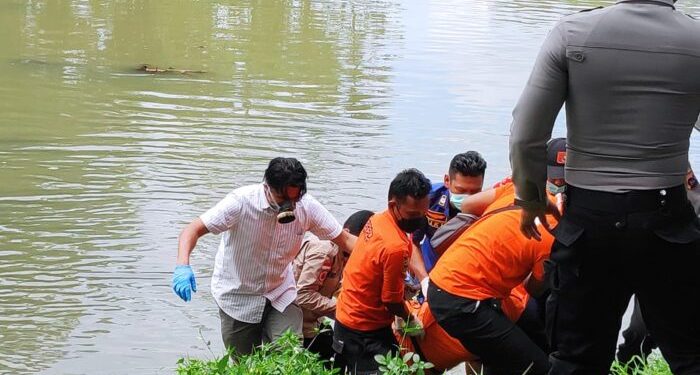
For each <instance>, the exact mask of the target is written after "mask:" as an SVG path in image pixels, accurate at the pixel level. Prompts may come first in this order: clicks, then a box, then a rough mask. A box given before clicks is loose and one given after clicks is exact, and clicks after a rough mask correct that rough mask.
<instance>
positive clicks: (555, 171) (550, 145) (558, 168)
mask: <svg viewBox="0 0 700 375" xmlns="http://www.w3.org/2000/svg"><path fill="white" fill-rule="evenodd" d="M565 164H566V138H552V139H550V140H549V142H547V178H549V179H552V178H564V165H565Z"/></svg>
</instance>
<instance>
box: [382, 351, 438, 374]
mask: <svg viewBox="0 0 700 375" xmlns="http://www.w3.org/2000/svg"><path fill="white" fill-rule="evenodd" d="M374 360H375V361H377V363H379V371H381V372H382V374H386V375H412V374H415V375H425V370H427V369H430V368H433V367H434V366H433V364H432V363H430V362H424V361H422V360H421V358H420V356H419V355H418V354H416V353H413V352H408V353H406V354H404V355H403V356H401V354H400V353H391V352H389V353H387V354H385V355H381V354H377V355H375V356H374ZM409 363H410V364H409Z"/></svg>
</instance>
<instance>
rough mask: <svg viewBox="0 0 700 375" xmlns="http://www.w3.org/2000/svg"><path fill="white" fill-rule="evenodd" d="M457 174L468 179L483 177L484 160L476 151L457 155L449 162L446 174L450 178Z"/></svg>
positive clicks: (484, 170)
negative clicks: (468, 177)
mask: <svg viewBox="0 0 700 375" xmlns="http://www.w3.org/2000/svg"><path fill="white" fill-rule="evenodd" d="M457 172H459V173H461V174H462V175H464V176H470V177H479V176H483V175H484V173H486V160H484V158H482V157H481V154H479V153H478V152H476V151H467V152H463V153H461V154H457V155H455V156H454V157H453V158H452V161H451V162H450V169H449V171H448V173H449V174H450V177H454V175H455V174H456V173H457Z"/></svg>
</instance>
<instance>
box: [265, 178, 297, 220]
mask: <svg viewBox="0 0 700 375" xmlns="http://www.w3.org/2000/svg"><path fill="white" fill-rule="evenodd" d="M265 194H266V195H267V199H268V201H270V207H272V209H273V210H275V211H277V222H278V223H280V224H289V223H291V222H292V221H294V220H296V216H294V208H295V207H296V204H295V203H294V202H293V201H292V200H290V199H289V198H287V197H285V199H284V202H282V203H277V202H276V201H275V198H274V197H273V196H272V193H270V187H269V186H267V185H265Z"/></svg>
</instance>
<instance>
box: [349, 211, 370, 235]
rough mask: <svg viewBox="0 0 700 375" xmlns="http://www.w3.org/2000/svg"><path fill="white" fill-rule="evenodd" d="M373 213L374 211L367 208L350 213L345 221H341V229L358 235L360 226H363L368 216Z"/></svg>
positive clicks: (360, 230)
mask: <svg viewBox="0 0 700 375" xmlns="http://www.w3.org/2000/svg"><path fill="white" fill-rule="evenodd" d="M372 215H374V212H372V211H369V210H360V211H357V212H355V213H354V214H352V215H350V216H349V217H348V219H347V220H345V223H343V230H345V231H347V232H348V233H350V234H352V235H353V236H359V235H360V232H362V228H364V227H365V224H367V221H369V218H370V217H372Z"/></svg>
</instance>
